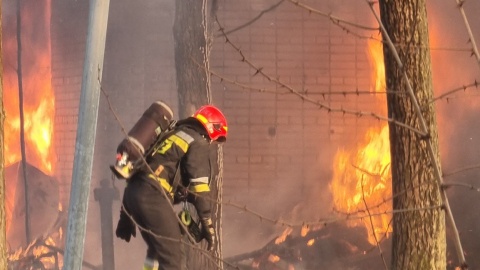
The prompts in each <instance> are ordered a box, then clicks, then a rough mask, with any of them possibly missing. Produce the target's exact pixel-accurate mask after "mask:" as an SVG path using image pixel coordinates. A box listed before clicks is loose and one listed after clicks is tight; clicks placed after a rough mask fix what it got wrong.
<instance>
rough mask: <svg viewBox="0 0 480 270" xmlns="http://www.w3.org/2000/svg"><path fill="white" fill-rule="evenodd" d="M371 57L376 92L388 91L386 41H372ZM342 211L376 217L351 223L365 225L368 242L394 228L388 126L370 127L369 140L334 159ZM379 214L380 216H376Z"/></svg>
mask: <svg viewBox="0 0 480 270" xmlns="http://www.w3.org/2000/svg"><path fill="white" fill-rule="evenodd" d="M369 56H370V60H371V62H372V63H373V67H374V72H373V74H374V76H373V79H372V84H373V85H375V91H377V92H380V91H385V85H386V84H385V65H384V62H383V53H382V44H381V43H374V42H370V43H369ZM330 190H331V191H332V193H333V201H334V205H335V208H336V209H337V210H338V211H341V212H345V213H355V212H357V213H360V212H361V213H364V214H367V210H368V212H369V213H370V214H371V215H372V214H373V216H371V217H370V218H364V219H362V220H356V221H355V220H353V221H350V222H349V225H350V226H365V228H366V229H367V232H368V241H369V242H370V243H371V244H373V245H375V244H376V241H379V240H380V238H381V237H382V236H383V235H388V233H389V232H391V231H392V227H391V226H390V225H389V222H390V219H391V214H380V213H385V212H389V211H390V210H391V205H390V204H387V203H385V200H386V199H387V198H390V197H391V194H392V188H391V174H390V141H389V130H388V125H387V124H385V125H384V126H383V127H382V128H370V129H369V130H368V131H367V132H366V134H365V141H364V142H363V143H362V144H361V145H359V146H358V147H357V148H356V149H351V150H349V151H346V150H343V149H341V150H339V151H338V152H337V154H336V156H335V159H334V168H333V178H332V182H331V185H330ZM375 214H379V215H375Z"/></svg>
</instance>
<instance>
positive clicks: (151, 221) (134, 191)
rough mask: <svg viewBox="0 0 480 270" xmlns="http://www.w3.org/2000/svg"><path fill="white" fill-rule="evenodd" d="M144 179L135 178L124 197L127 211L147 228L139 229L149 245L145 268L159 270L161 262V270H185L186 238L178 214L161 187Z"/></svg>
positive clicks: (140, 224)
mask: <svg viewBox="0 0 480 270" xmlns="http://www.w3.org/2000/svg"><path fill="white" fill-rule="evenodd" d="M144 177H145V176H143V177H142V176H141V175H138V176H134V177H132V179H130V180H129V182H128V184H127V186H126V188H125V192H124V196H123V205H124V207H125V209H126V210H127V212H128V213H129V214H130V215H131V216H132V217H133V218H134V220H135V222H136V223H137V224H138V225H139V226H140V227H142V228H143V229H141V228H139V230H140V232H141V235H142V238H143V240H144V241H145V243H146V244H147V246H148V249H147V255H146V259H145V264H144V269H145V270H149V269H156V266H157V264H156V262H158V269H159V270H182V251H181V250H182V248H181V243H180V239H181V238H182V235H181V231H180V226H179V224H178V221H177V218H176V216H175V212H174V211H173V209H172V207H171V205H170V202H169V201H168V199H167V198H165V195H163V194H162V191H161V190H160V186H159V185H158V186H155V183H151V182H150V179H145V178H144ZM167 196H168V195H167ZM145 230H146V231H145ZM157 236H160V237H157ZM166 238H168V239H166Z"/></svg>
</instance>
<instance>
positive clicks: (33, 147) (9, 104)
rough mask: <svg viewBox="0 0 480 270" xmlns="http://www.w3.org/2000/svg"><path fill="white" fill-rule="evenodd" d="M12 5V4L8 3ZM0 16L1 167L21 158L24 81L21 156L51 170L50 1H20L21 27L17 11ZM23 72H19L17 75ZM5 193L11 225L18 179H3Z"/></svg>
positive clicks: (48, 173) (47, 171)
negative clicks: (0, 68) (1, 64)
mask: <svg viewBox="0 0 480 270" xmlns="http://www.w3.org/2000/svg"><path fill="white" fill-rule="evenodd" d="M12 6H13V7H15V8H16V5H12ZM6 14H7V15H6V16H5V17H4V18H3V20H2V23H3V35H2V42H3V48H2V49H3V50H2V55H3V59H4V73H3V87H4V91H3V93H4V96H3V103H4V105H5V115H6V119H5V126H4V146H5V160H4V166H5V167H7V166H10V165H12V164H14V163H16V162H19V161H21V160H22V153H21V141H20V125H21V123H20V122H21V121H20V116H21V115H20V100H19V97H20V94H19V83H18V81H19V78H21V82H22V89H21V90H22V96H23V97H22V104H23V110H22V113H23V120H24V122H23V129H24V142H23V143H24V145H25V155H26V157H25V161H27V162H28V163H29V164H30V165H32V166H35V167H36V168H38V169H39V170H41V171H42V172H43V173H45V174H46V175H53V172H54V170H55V161H56V160H55V150H54V146H53V140H52V138H53V128H54V117H55V96H54V91H53V88H52V73H51V49H50V48H51V41H50V19H51V0H43V1H23V2H22V5H21V26H20V27H21V29H20V31H17V30H18V29H17V25H16V20H17V17H16V12H8V13H6ZM19 32H20V33H21V42H22V50H21V59H22V62H21V63H22V65H21V67H22V68H21V70H19V65H18V59H17V56H18V53H17V52H18V50H17V45H18V42H17V33H19ZM19 75H21V76H19ZM7 180H8V181H7V186H6V187H7V192H6V196H5V197H6V198H5V205H6V206H7V207H6V221H7V222H6V228H7V231H8V230H9V227H10V226H12V224H10V223H11V220H12V211H13V207H14V202H15V201H16V198H15V196H16V195H15V194H16V188H17V183H16V182H17V180H18V179H7Z"/></svg>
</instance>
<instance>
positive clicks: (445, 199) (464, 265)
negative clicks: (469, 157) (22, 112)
mask: <svg viewBox="0 0 480 270" xmlns="http://www.w3.org/2000/svg"><path fill="white" fill-rule="evenodd" d="M365 2H366V3H367V4H368V6H369V7H370V10H371V11H372V13H373V14H374V16H375V18H376V20H377V22H378V24H379V25H380V28H381V30H382V35H383V37H384V40H386V41H387V42H388V43H387V44H388V47H389V49H390V50H391V53H392V55H393V58H394V59H395V62H396V63H397V65H398V67H399V69H400V71H401V72H402V78H403V79H404V81H405V84H406V85H407V90H408V93H409V95H410V97H411V102H412V105H413V109H414V111H415V113H416V115H417V117H418V119H419V121H420V125H421V128H422V131H423V132H425V133H427V134H428V127H427V124H426V120H425V118H424V116H423V114H422V111H421V109H420V106H419V102H418V100H417V98H416V96H415V94H414V91H413V89H412V86H411V84H410V80H409V76H408V75H407V72H406V70H405V69H404V66H403V62H402V60H401V59H400V57H399V55H398V51H397V49H396V48H395V45H394V44H393V42H392V41H391V39H390V36H389V33H388V32H387V30H386V28H385V27H384V25H383V23H382V21H381V19H380V17H379V16H378V15H377V12H376V11H375V9H374V7H373V6H374V5H375V2H373V1H370V0H365ZM425 142H426V146H427V150H428V154H429V156H430V159H431V161H432V167H433V172H434V174H435V178H436V180H437V182H438V183H437V184H438V185H439V187H442V185H443V177H442V173H441V171H440V164H439V161H438V159H437V158H436V153H435V151H434V150H433V149H434V147H433V143H432V140H431V138H430V136H427V137H426V138H425ZM440 195H441V197H442V201H443V203H444V210H445V214H446V215H447V218H448V220H449V221H450V224H451V226H452V231H453V234H454V243H455V248H456V251H457V256H458V260H459V262H460V265H461V268H463V269H466V268H467V263H466V261H465V255H464V252H463V247H462V243H461V240H460V235H459V232H458V228H457V226H456V224H455V219H454V217H453V214H452V210H451V208H450V205H449V202H448V197H447V194H446V192H445V190H444V189H441V192H440Z"/></svg>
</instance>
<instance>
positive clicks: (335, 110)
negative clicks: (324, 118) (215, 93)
mask: <svg viewBox="0 0 480 270" xmlns="http://www.w3.org/2000/svg"><path fill="white" fill-rule="evenodd" d="M217 24H218V25H219V26H220V31H221V32H222V33H223V34H224V38H225V42H226V43H227V44H229V45H230V46H231V47H232V48H233V49H235V50H236V51H237V53H238V54H239V55H240V56H241V60H240V61H241V62H244V63H246V64H247V65H248V66H249V67H250V68H252V69H254V70H255V73H254V74H253V76H256V75H258V74H260V75H261V76H263V77H264V78H266V79H267V80H268V81H270V82H273V83H275V84H277V85H279V86H280V87H281V88H283V89H286V90H288V91H289V92H290V93H291V94H293V95H296V96H297V97H299V98H300V99H301V100H302V101H307V102H309V103H311V104H314V105H316V106H317V107H318V108H319V109H323V110H326V111H327V112H329V113H341V114H349V115H355V116H357V117H362V116H369V117H372V118H375V119H377V120H383V121H387V122H389V123H392V124H395V125H398V126H401V127H403V128H406V129H409V130H411V131H413V132H414V133H416V134H418V135H419V136H421V137H423V136H427V134H426V133H425V132H424V131H421V130H419V129H417V128H415V127H412V126H410V125H407V124H405V123H402V122H399V121H397V120H395V119H393V118H389V117H385V116H381V115H379V114H377V113H374V112H365V111H358V110H352V109H344V108H335V107H331V106H330V105H327V104H325V103H323V102H321V101H319V100H316V99H313V98H311V97H309V96H307V95H305V94H302V92H301V91H299V90H297V89H295V88H293V87H292V86H289V85H287V84H286V83H283V82H282V81H280V79H277V78H274V77H272V76H270V75H268V74H267V73H266V72H264V71H263V68H261V67H257V66H256V65H255V64H254V63H253V62H252V61H250V60H249V59H248V58H247V57H246V56H245V54H244V53H243V51H242V50H241V49H240V48H239V47H238V46H236V45H235V44H234V43H233V42H231V41H230V39H229V38H228V36H227V35H226V34H225V32H224V30H223V28H222V26H221V23H220V22H219V21H218V19H217Z"/></svg>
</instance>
